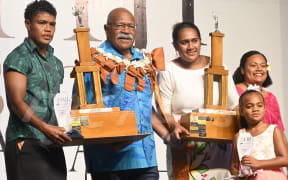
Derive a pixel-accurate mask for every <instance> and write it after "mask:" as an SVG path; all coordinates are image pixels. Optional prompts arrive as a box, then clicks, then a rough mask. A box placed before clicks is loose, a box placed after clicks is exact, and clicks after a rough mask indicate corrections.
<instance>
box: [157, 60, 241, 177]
mask: <svg viewBox="0 0 288 180" xmlns="http://www.w3.org/2000/svg"><path fill="white" fill-rule="evenodd" d="M206 58H208V57H206ZM207 67H208V65H207V66H206V67H204V68H201V69H197V70H187V69H183V68H181V67H179V66H177V65H176V64H175V63H173V62H168V63H167V64H166V70H165V71H163V72H159V76H158V80H159V88H160V93H161V97H162V101H163V105H164V108H165V112H166V113H168V114H171V115H173V116H174V119H175V120H179V119H180V117H181V115H183V114H185V113H189V112H191V111H192V110H195V109H199V108H204V73H205V71H204V69H205V68H207ZM213 86H214V89H215V90H217V89H218V88H217V87H218V84H217V83H214V84H213ZM213 97H214V98H213V100H214V104H217V101H218V100H219V92H217V91H214V94H213ZM238 97H239V96H238V94H237V91H236V88H235V86H234V82H233V80H232V77H231V76H230V75H229V76H228V105H229V107H230V108H231V109H232V108H234V107H235V106H237V104H238ZM231 149H232V147H231V145H230V144H217V143H202V142H191V143H190V144H189V146H188V148H187V150H186V151H187V154H189V155H190V156H189V158H190V159H189V161H190V170H191V172H190V175H191V177H190V178H191V179H197V180H198V179H200V180H202V179H203V180H213V179H223V178H224V177H226V176H229V164H230V158H231ZM171 159H172V157H171V149H170V147H169V146H168V148H167V168H168V176H169V178H170V179H173V176H172V165H171V164H172V161H171Z"/></svg>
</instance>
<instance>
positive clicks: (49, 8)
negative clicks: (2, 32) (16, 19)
mask: <svg viewBox="0 0 288 180" xmlns="http://www.w3.org/2000/svg"><path fill="white" fill-rule="evenodd" d="M40 12H47V13H49V14H51V15H53V16H54V17H55V18H56V15H57V11H56V9H55V7H54V6H53V5H52V4H51V3H49V2H48V1H45V0H39V1H38V0H35V1H33V2H31V3H30V4H28V5H27V7H26V9H25V13H24V18H25V20H30V21H31V20H32V19H33V18H34V17H35V16H36V15H37V14H38V13H40Z"/></svg>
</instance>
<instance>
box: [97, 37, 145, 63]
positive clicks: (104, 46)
mask: <svg viewBox="0 0 288 180" xmlns="http://www.w3.org/2000/svg"><path fill="white" fill-rule="evenodd" d="M99 47H100V48H102V49H103V50H104V51H105V52H106V53H111V54H113V55H115V56H119V57H121V58H122V59H124V56H123V55H122V54H120V53H119V52H118V51H117V50H116V49H115V48H114V47H113V46H112V44H111V43H110V42H109V41H108V40H106V41H104V42H103V43H102V44H101V45H100V46H99ZM130 50H131V53H132V58H131V59H130V60H131V61H132V60H139V59H143V54H142V53H141V52H140V51H137V50H136V49H134V48H133V47H131V48H130Z"/></svg>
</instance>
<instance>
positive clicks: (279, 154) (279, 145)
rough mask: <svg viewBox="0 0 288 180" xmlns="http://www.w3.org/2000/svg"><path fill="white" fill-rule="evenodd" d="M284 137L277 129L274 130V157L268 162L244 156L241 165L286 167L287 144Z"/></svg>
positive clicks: (287, 161) (287, 159)
mask: <svg viewBox="0 0 288 180" xmlns="http://www.w3.org/2000/svg"><path fill="white" fill-rule="evenodd" d="M284 138H285V137H284V135H283V134H282V132H281V131H280V129H279V128H278V127H276V128H275V130H274V134H273V142H274V151H275V154H276V157H275V158H273V159H269V160H257V159H255V158H253V157H252V156H244V157H243V158H242V161H241V162H242V164H243V165H247V166H250V167H253V168H279V167H283V166H287V165H288V151H287V143H286V141H285V140H284Z"/></svg>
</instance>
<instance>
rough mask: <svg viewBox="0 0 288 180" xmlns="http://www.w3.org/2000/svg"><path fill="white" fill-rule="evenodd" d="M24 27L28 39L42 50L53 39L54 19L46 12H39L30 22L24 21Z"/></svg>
mask: <svg viewBox="0 0 288 180" xmlns="http://www.w3.org/2000/svg"><path fill="white" fill-rule="evenodd" d="M25 25H26V28H27V30H28V38H29V39H30V40H31V41H32V42H33V44H34V45H35V46H36V47H37V48H39V49H43V48H45V47H46V46H47V45H48V44H50V42H51V41H52V39H53V36H54V32H55V25H56V21H55V17H54V16H53V15H51V14H49V13H47V12H39V13H38V14H37V15H36V16H34V17H33V18H32V20H31V21H30V20H25Z"/></svg>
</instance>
